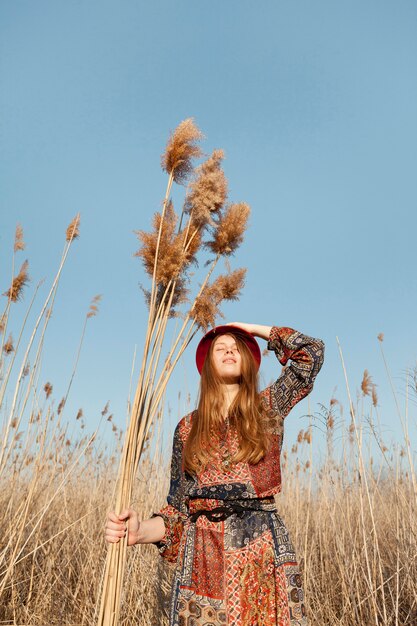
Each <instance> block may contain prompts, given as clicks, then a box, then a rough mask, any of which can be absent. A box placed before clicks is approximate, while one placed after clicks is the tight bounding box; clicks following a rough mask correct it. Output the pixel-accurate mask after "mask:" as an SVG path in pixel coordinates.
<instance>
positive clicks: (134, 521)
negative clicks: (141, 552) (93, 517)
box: [104, 509, 140, 546]
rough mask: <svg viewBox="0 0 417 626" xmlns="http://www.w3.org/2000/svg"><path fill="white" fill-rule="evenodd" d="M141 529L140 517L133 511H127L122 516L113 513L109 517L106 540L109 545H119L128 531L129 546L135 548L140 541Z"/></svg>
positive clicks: (105, 534) (105, 533)
mask: <svg viewBox="0 0 417 626" xmlns="http://www.w3.org/2000/svg"><path fill="white" fill-rule="evenodd" d="M139 527H140V522H139V517H138V514H137V513H136V511H134V510H133V509H125V510H124V511H122V512H121V513H120V515H117V514H116V513H115V512H114V511H111V512H110V513H109V514H108V516H107V521H106V526H105V529H104V538H105V539H106V541H108V542H109V543H118V542H119V541H120V539H121V538H122V537H124V536H125V535H126V530H127V531H128V536H127V545H128V546H134V545H135V544H136V543H138V541H139Z"/></svg>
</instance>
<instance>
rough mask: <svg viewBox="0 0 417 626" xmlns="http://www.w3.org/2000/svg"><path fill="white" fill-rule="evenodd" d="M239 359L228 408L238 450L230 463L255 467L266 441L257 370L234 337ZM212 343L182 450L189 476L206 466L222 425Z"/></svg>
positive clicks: (221, 397)
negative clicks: (235, 390) (235, 387)
mask: <svg viewBox="0 0 417 626" xmlns="http://www.w3.org/2000/svg"><path fill="white" fill-rule="evenodd" d="M230 334H231V335H233V336H234V338H235V340H236V345H237V347H238V350H239V352H240V356H241V376H240V380H239V391H238V393H237V395H236V397H235V399H234V401H233V402H232V404H231V405H230V407H229V412H228V418H229V424H230V428H231V429H232V430H235V431H236V433H237V437H238V442H239V450H238V451H237V452H236V454H234V456H233V457H232V459H231V461H232V463H237V462H240V461H243V462H248V463H251V464H255V463H258V462H259V461H260V460H261V459H262V458H263V457H264V456H265V454H266V451H267V449H268V440H267V436H266V433H265V430H264V425H263V421H264V420H263V413H264V409H263V406H262V401H261V397H260V394H259V391H258V373H257V366H256V363H255V361H254V358H253V356H252V353H251V352H250V350H249V348H248V347H247V345H246V343H245V341H244V339H241V338H240V337H239V336H238V335H234V334H233V333H230ZM214 343H215V342H214V341H213V342H212V343H211V345H210V348H209V351H208V353H207V356H206V359H205V361H204V365H203V368H202V371H201V380H200V392H199V401H198V406H197V411H196V412H194V414H193V419H192V425H191V430H190V433H189V435H188V437H187V440H186V442H185V446H184V454H183V464H184V467H183V469H184V470H185V471H187V472H188V473H190V474H194V473H196V472H197V470H201V469H203V468H204V467H206V466H207V464H208V463H209V462H210V460H211V459H212V458H213V454H214V452H215V449H216V443H218V437H219V434H220V430H221V428H222V426H223V425H224V417H225V416H224V415H223V406H224V395H223V394H224V388H223V386H222V382H223V381H222V378H221V376H219V374H218V373H217V372H216V369H215V367H214V365H213V360H212V354H213V347H214Z"/></svg>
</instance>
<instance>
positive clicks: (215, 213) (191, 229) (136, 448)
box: [97, 119, 249, 626]
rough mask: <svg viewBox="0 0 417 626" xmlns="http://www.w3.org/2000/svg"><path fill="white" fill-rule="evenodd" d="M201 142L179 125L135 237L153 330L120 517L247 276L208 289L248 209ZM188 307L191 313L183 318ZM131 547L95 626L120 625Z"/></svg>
mask: <svg viewBox="0 0 417 626" xmlns="http://www.w3.org/2000/svg"><path fill="white" fill-rule="evenodd" d="M201 139H202V134H201V132H200V130H199V129H198V128H197V126H196V125H195V124H194V122H193V120H192V119H187V120H185V121H183V122H181V124H180V125H179V126H178V127H177V129H176V130H175V131H174V132H173V133H172V135H171V137H170V139H169V141H168V144H167V147H166V150H165V152H164V154H163V155H162V167H163V169H164V170H165V171H166V172H167V174H168V182H167V188H166V192H165V197H164V200H163V204H162V210H161V212H160V213H157V214H156V215H155V216H154V219H153V229H152V231H151V232H150V233H148V232H145V231H138V232H137V235H138V238H139V240H140V242H141V247H140V249H139V251H138V252H137V256H138V257H139V258H141V260H142V262H143V265H144V268H145V271H146V272H147V274H148V276H149V277H150V278H151V288H150V290H148V291H146V290H144V291H145V296H146V299H147V302H148V305H149V315H148V324H147V329H146V335H145V339H144V350H143V356H142V363H141V366H140V372H139V377H138V381H137V386H136V392H135V396H134V400H133V403H132V408H131V414H130V419H129V423H128V428H127V433H126V437H125V441H124V446H123V452H122V456H121V462H120V468H119V474H118V481H117V489H116V500H115V503H114V508H115V510H116V512H118V513H120V512H121V511H122V510H123V509H124V508H126V507H127V506H129V504H130V502H131V499H132V492H133V485H134V480H135V476H136V472H137V468H138V465H139V461H140V459H141V455H142V452H143V449H144V443H145V441H146V440H147V438H148V436H149V431H150V428H151V425H152V423H153V421H154V419H155V417H156V415H157V414H158V411H159V409H160V405H161V401H162V399H163V397H164V394H165V391H166V388H167V384H168V381H169V379H170V376H171V374H172V372H173V370H174V368H175V366H176V365H177V363H178V361H179V359H180V358H181V356H182V354H183V353H184V350H185V349H186V348H187V346H188V344H189V343H190V341H191V340H192V338H193V337H194V335H195V333H196V332H197V330H198V328H199V327H201V328H204V329H206V328H207V327H208V326H211V325H214V324H215V319H216V317H217V316H218V315H219V314H220V309H219V307H220V305H221V303H222V302H223V301H224V300H235V299H237V298H238V296H239V293H240V291H241V289H242V287H243V283H244V277H245V270H244V269H240V270H236V271H234V272H232V271H230V270H228V272H227V274H225V275H220V276H218V277H217V278H216V279H215V280H214V281H213V282H212V283H209V280H210V278H211V276H212V273H213V271H214V269H215V267H216V266H217V264H218V262H219V260H220V259H221V258H222V257H223V258H227V257H228V256H230V255H231V254H233V253H234V252H235V250H236V249H237V248H238V247H239V245H240V244H241V242H242V239H243V233H244V231H245V229H246V224H247V220H248V216H249V207H248V205H246V204H245V203H239V204H230V205H226V199H227V181H226V178H225V176H224V173H223V171H222V169H221V162H222V159H223V157H224V155H223V152H222V151H221V150H215V151H214V152H213V154H212V155H211V156H210V157H209V158H208V159H207V160H206V161H205V162H204V163H203V164H201V165H200V166H199V167H197V168H195V169H194V166H193V159H194V158H196V157H200V156H201V150H200V147H199V145H198V142H199V141H200V140H201ZM190 177H191V182H190V184H189V187H188V192H187V193H186V197H185V200H184V204H183V208H182V212H181V215H180V216H179V217H178V216H177V214H176V213H175V210H174V206H173V203H172V200H171V189H172V185H173V183H174V182H175V183H185V182H186V181H188V180H189V179H190ZM203 248H206V249H207V250H209V251H210V252H211V254H212V255H213V258H212V259H211V262H210V266H209V269H208V272H207V274H206V276H205V277H204V279H203V281H202V284H201V286H200V288H199V290H198V292H197V295H196V296H194V299H193V301H192V304H191V306H190V304H189V302H190V299H189V297H188V294H189V292H190V289H191V281H190V275H189V269H190V266H191V264H193V263H196V262H197V256H198V253H201V251H202V249H203ZM186 303H187V304H188V307H189V308H188V310H185V311H184V306H185V304H186ZM181 309H182V310H181ZM173 316H176V317H180V319H181V320H182V323H180V324H179V329H178V328H177V329H176V330H175V331H174V332H173V334H172V335H171V337H170V340H169V345H168V347H165V346H166V344H167V343H168V342H167V341H166V339H167V334H168V330H169V319H170V318H171V317H173ZM126 548H127V540H126V539H124V540H123V541H121V542H119V543H117V544H111V545H110V546H109V548H108V555H107V560H106V566H105V572H104V577H103V583H102V594H101V605H100V609H99V613H98V620H97V624H98V626H115V625H116V624H118V620H119V612H120V606H121V598H122V586H123V574H124V570H125V564H126Z"/></svg>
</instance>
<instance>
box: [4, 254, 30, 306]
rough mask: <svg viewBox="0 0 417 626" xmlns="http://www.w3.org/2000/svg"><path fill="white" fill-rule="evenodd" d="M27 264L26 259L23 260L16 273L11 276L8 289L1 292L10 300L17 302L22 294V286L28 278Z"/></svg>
mask: <svg viewBox="0 0 417 626" xmlns="http://www.w3.org/2000/svg"><path fill="white" fill-rule="evenodd" d="M28 266H29V263H28V261H25V262H24V263H23V264H22V267H21V268H20V271H19V273H18V275H17V276H15V277H14V278H13V281H12V286H11V287H10V289H9V290H8V291H5V292H4V293H3V295H4V296H7V297H8V298H9V299H10V300H11V301H12V302H17V301H18V300H20V299H21V297H22V295H23V288H24V287H25V285H27V283H28V282H29V280H30V279H29V275H28Z"/></svg>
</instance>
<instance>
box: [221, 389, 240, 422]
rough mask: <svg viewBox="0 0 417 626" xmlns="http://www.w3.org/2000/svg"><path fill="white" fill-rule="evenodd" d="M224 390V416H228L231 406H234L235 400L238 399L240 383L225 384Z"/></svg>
mask: <svg viewBox="0 0 417 626" xmlns="http://www.w3.org/2000/svg"><path fill="white" fill-rule="evenodd" d="M222 390H223V398H224V400H223V411H224V415H225V416H226V415H227V413H228V412H229V408H230V405H231V404H232V402H233V400H234V399H235V398H236V396H237V394H238V391H239V383H233V382H230V383H227V382H224V383H222Z"/></svg>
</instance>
